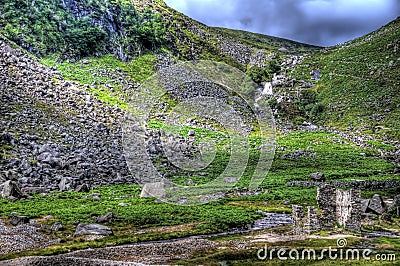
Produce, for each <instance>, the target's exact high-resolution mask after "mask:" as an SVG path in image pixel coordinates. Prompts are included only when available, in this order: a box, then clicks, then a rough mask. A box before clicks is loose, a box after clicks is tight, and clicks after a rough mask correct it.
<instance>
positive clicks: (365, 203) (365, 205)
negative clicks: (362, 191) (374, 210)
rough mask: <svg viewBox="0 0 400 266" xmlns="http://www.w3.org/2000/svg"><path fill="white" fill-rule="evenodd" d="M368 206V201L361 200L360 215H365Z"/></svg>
mask: <svg viewBox="0 0 400 266" xmlns="http://www.w3.org/2000/svg"><path fill="white" fill-rule="evenodd" d="M368 205H369V199H362V200H361V213H366V212H367V209H368Z"/></svg>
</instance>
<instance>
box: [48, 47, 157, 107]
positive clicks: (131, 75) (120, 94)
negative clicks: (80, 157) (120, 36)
mask: <svg viewBox="0 0 400 266" xmlns="http://www.w3.org/2000/svg"><path fill="white" fill-rule="evenodd" d="M41 62H42V63H43V64H45V65H47V66H49V67H54V68H56V69H57V70H58V71H59V72H60V73H61V74H62V76H63V77H64V78H65V79H66V80H69V81H74V82H78V83H79V84H81V85H87V86H88V91H90V92H91V93H92V94H93V95H94V96H95V97H96V98H98V99H100V100H102V101H103V102H105V103H107V104H109V105H116V106H118V107H120V108H121V109H128V107H129V100H128V98H129V95H130V91H129V90H128V84H134V83H136V82H139V83H141V82H143V81H144V80H146V79H147V78H149V77H150V76H151V75H153V74H154V73H155V70H154V66H155V64H156V63H157V58H156V57H155V56H154V55H151V54H146V55H143V56H140V57H137V58H134V59H133V60H132V61H130V62H122V61H120V60H119V59H117V58H116V57H115V56H113V55H105V56H103V57H91V58H86V59H83V60H80V61H78V62H76V63H70V62H67V61H64V62H62V63H57V56H56V55H51V56H47V57H45V58H43V59H41ZM131 89H133V88H131Z"/></svg>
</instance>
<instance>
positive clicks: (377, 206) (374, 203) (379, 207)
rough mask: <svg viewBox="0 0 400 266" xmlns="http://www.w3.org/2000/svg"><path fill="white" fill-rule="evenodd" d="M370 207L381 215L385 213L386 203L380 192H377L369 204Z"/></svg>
mask: <svg viewBox="0 0 400 266" xmlns="http://www.w3.org/2000/svg"><path fill="white" fill-rule="evenodd" d="M368 209H369V210H371V211H373V212H374V213H376V214H379V215H380V214H382V213H384V212H385V203H384V202H383V199H382V197H381V196H380V195H378V194H375V195H374V196H373V197H372V199H371V201H370V203H369V205H368Z"/></svg>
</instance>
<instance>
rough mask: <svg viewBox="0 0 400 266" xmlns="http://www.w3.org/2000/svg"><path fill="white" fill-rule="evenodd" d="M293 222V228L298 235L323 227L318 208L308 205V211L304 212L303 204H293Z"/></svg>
mask: <svg viewBox="0 0 400 266" xmlns="http://www.w3.org/2000/svg"><path fill="white" fill-rule="evenodd" d="M292 222H293V230H294V233H295V234H296V235H302V234H311V233H312V232H315V231H318V230H319V229H321V227H320V221H319V219H318V214H317V208H315V207H313V206H308V207H307V213H304V211H303V207H302V206H299V205H293V206H292Z"/></svg>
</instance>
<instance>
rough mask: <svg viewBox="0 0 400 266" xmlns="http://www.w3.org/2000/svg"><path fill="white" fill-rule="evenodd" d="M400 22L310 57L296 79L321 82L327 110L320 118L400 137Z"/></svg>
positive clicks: (320, 97)
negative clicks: (316, 74) (313, 74)
mask: <svg viewBox="0 0 400 266" xmlns="http://www.w3.org/2000/svg"><path fill="white" fill-rule="evenodd" d="M399 51H400V18H397V19H396V20H395V21H393V22H391V23H389V24H388V25H386V26H384V27H382V28H381V29H379V30H377V31H375V32H372V33H371V34H368V35H366V36H363V37H361V38H358V39H355V40H353V41H350V42H347V43H345V44H343V45H339V46H335V47H332V48H328V49H326V50H325V51H323V52H321V53H319V54H317V55H316V56H314V57H310V58H308V59H307V60H305V61H304V62H303V64H302V65H301V66H300V67H298V68H297V69H296V70H295V71H294V72H293V73H292V75H293V76H294V77H296V78H297V79H303V80H306V81H310V82H315V81H313V80H311V79H310V71H312V70H317V69H319V70H320V71H321V73H322V76H321V80H319V81H317V82H315V83H316V86H315V87H314V90H315V91H316V92H317V94H318V95H317V99H318V101H319V102H320V103H322V104H323V105H324V106H325V111H324V112H323V115H322V116H321V117H320V120H321V121H322V122H324V123H325V124H326V125H331V126H335V127H339V128H342V129H361V130H363V131H364V132H366V133H371V134H379V135H380V136H381V137H390V138H394V139H397V140H398V139H400V57H399Z"/></svg>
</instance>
